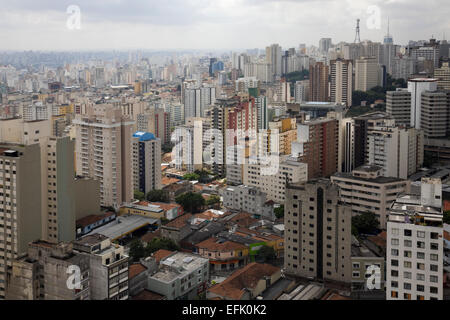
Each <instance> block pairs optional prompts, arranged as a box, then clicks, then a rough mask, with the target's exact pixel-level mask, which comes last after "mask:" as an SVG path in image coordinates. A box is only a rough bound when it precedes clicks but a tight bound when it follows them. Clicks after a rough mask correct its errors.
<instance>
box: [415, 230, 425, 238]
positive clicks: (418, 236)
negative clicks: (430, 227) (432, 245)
mask: <svg viewBox="0 0 450 320" xmlns="http://www.w3.org/2000/svg"><path fill="white" fill-rule="evenodd" d="M417 238H425V231H417Z"/></svg>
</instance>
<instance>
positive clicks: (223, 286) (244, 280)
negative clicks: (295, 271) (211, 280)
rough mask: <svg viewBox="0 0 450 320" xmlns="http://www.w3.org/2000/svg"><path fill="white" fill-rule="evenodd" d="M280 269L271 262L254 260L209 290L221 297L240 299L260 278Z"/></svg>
mask: <svg viewBox="0 0 450 320" xmlns="http://www.w3.org/2000/svg"><path fill="white" fill-rule="evenodd" d="M279 271H280V268H277V267H275V266H272V265H270V264H266V263H256V262H252V263H250V264H248V265H247V266H245V267H243V268H242V269H239V270H237V271H235V272H234V273H233V274H232V275H231V276H229V277H228V278H227V279H225V280H224V281H223V282H221V283H219V284H217V285H215V286H213V287H212V288H210V289H209V291H210V292H212V293H215V294H217V295H218V296H220V297H227V298H229V299H232V300H240V299H241V298H242V295H243V294H244V292H245V290H244V289H245V288H248V289H254V288H255V287H256V285H257V284H258V282H259V280H261V279H263V278H264V277H265V276H271V275H273V274H275V273H276V272H279Z"/></svg>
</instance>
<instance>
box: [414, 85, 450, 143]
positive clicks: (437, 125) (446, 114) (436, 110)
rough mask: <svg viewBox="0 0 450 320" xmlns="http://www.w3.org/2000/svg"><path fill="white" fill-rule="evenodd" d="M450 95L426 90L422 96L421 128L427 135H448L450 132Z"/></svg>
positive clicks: (438, 136)
mask: <svg viewBox="0 0 450 320" xmlns="http://www.w3.org/2000/svg"><path fill="white" fill-rule="evenodd" d="M449 97H450V95H448V94H447V93H446V92H439V91H435V92H431V91H424V92H422V96H421V110H420V111H421V112H420V128H421V129H422V130H423V134H424V136H425V137H427V138H430V139H434V138H442V137H446V136H447V133H448V132H450V130H449V129H450V121H449V120H450V99H449Z"/></svg>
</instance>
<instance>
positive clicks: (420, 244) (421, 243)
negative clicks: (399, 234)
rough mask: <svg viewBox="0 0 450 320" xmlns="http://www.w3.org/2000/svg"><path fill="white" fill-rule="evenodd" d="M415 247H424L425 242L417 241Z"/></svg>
mask: <svg viewBox="0 0 450 320" xmlns="http://www.w3.org/2000/svg"><path fill="white" fill-rule="evenodd" d="M417 248H419V249H425V242H422V241H417Z"/></svg>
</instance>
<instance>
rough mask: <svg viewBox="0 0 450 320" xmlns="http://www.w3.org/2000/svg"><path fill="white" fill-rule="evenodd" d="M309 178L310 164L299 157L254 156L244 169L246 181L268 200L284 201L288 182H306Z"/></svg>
mask: <svg viewBox="0 0 450 320" xmlns="http://www.w3.org/2000/svg"><path fill="white" fill-rule="evenodd" d="M307 179H308V165H307V164H306V163H303V162H300V160H299V158H293V157H289V156H278V155H272V156H270V157H269V158H268V159H267V158H264V159H262V158H260V159H256V158H252V159H250V161H249V163H248V164H246V166H245V169H244V183H243V184H245V185H247V186H249V187H256V188H259V189H260V190H261V191H262V192H264V193H265V194H266V195H267V199H268V200H272V201H274V202H276V203H284V201H285V199H286V183H297V182H304V181H306V180H307Z"/></svg>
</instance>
